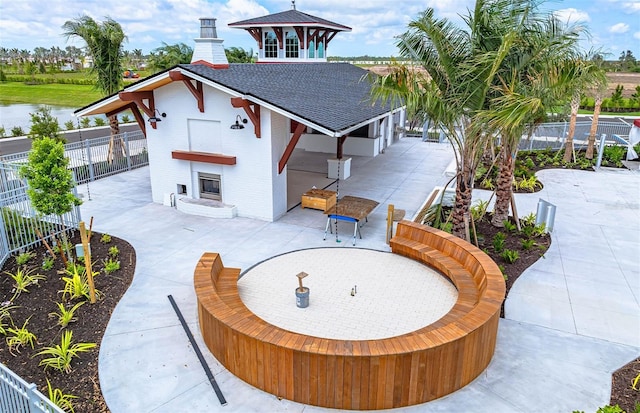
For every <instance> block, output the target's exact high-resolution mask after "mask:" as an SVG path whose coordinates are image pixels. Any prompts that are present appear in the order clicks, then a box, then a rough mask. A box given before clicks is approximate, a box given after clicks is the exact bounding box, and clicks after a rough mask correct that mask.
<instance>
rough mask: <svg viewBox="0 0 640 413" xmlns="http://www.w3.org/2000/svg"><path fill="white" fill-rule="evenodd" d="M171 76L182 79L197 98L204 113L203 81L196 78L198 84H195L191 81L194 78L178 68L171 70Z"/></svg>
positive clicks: (171, 77) (174, 78) (177, 79)
mask: <svg viewBox="0 0 640 413" xmlns="http://www.w3.org/2000/svg"><path fill="white" fill-rule="evenodd" d="M169 78H170V79H171V80H173V81H179V80H181V81H182V82H183V83H184V85H185V86H186V87H187V89H189V92H191V94H192V95H193V97H194V98H196V101H197V102H198V109H199V110H200V112H201V113H204V93H203V91H202V82H200V81H199V80H196V85H195V86H194V85H193V83H191V81H192V80H194V79H192V78H190V77H189V76H187V75H185V74H184V73H182V72H179V71H177V70H174V71H171V72H169Z"/></svg>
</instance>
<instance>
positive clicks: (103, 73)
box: [62, 15, 127, 159]
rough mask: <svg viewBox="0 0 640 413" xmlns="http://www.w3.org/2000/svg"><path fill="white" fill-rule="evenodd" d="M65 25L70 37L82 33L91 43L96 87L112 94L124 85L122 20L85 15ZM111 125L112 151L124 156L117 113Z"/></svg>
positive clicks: (112, 118)
mask: <svg viewBox="0 0 640 413" xmlns="http://www.w3.org/2000/svg"><path fill="white" fill-rule="evenodd" d="M62 28H63V29H64V34H65V36H66V37H67V39H68V38H69V37H71V36H77V37H80V38H81V39H83V40H84V41H85V43H86V44H87V48H88V49H89V53H90V54H91V56H92V57H93V67H92V68H91V71H92V72H94V73H96V75H97V77H96V79H97V80H96V87H97V88H98V89H99V90H101V91H102V93H104V94H105V95H111V94H114V93H116V92H117V91H118V90H120V87H121V86H122V43H123V42H124V41H125V40H126V39H127V37H126V36H125V34H124V32H123V31H122V27H121V26H120V24H119V23H118V22H116V21H115V20H113V19H111V18H110V17H107V18H106V19H105V20H104V21H103V22H101V23H98V22H96V21H95V20H93V19H92V18H91V17H89V16H87V15H84V16H81V17H78V18H77V19H76V20H69V21H67V22H66V23H65V24H64V25H63V26H62ZM109 126H110V127H111V145H110V148H111V150H112V152H111V153H110V156H109V159H113V158H114V156H116V157H119V158H120V157H122V147H121V141H120V140H119V139H114V138H115V136H116V135H118V134H119V133H120V127H119V125H118V117H117V115H113V116H110V117H109Z"/></svg>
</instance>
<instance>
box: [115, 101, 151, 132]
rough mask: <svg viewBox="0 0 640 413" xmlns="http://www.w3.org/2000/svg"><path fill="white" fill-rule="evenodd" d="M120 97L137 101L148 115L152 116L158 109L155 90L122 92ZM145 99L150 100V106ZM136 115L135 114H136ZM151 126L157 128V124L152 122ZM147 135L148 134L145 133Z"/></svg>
mask: <svg viewBox="0 0 640 413" xmlns="http://www.w3.org/2000/svg"><path fill="white" fill-rule="evenodd" d="M118 97H119V98H120V99H121V100H123V101H125V102H135V104H136V105H138V108H140V109H141V110H142V111H143V112H144V113H145V114H146V115H147V116H148V117H152V116H153V115H154V113H155V111H156V104H155V102H154V100H153V92H152V91H147V92H120V93H118ZM143 100H148V101H149V106H147V105H145V104H144V102H143ZM134 116H135V115H134ZM151 127H152V128H153V129H156V124H155V123H152V124H151ZM145 136H146V134H145Z"/></svg>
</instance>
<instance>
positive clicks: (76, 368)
mask: <svg viewBox="0 0 640 413" xmlns="http://www.w3.org/2000/svg"><path fill="white" fill-rule="evenodd" d="M108 238H110V242H103V241H105V240H107V239H108ZM70 241H71V243H72V244H77V243H80V236H79V232H78V231H76V232H75V236H74V237H73V238H72V239H71V240H70ZM113 248H117V249H118V254H117V256H116V257H115V258H114V255H113V252H114V251H115V250H114V249H113ZM31 252H32V253H33V254H34V255H33V257H32V258H31V259H29V261H28V263H27V264H26V265H27V268H32V269H34V271H35V272H34V273H37V274H41V275H43V276H45V277H46V279H44V280H40V281H39V282H38V283H37V285H36V284H34V285H30V286H28V287H26V288H27V290H28V292H22V293H20V294H19V295H18V296H16V297H15V298H12V297H13V296H14V294H15V287H14V284H15V281H14V280H13V278H12V277H11V276H10V275H9V274H14V275H15V274H16V271H18V270H19V269H23V268H24V266H19V265H17V263H16V257H10V258H9V259H8V260H7V261H6V262H5V264H4V266H3V268H2V271H3V272H2V274H0V303H2V304H1V305H2V307H0V310H2V309H5V310H8V312H9V314H10V318H9V317H4V318H3V319H2V326H3V328H4V329H5V330H6V332H7V334H6V335H3V334H0V338H1V339H2V343H3V345H0V362H2V363H3V364H5V365H6V366H8V367H9V368H10V369H11V370H12V371H13V372H14V373H16V374H17V375H19V376H20V377H22V378H23V379H24V380H25V381H27V382H28V383H35V384H36V385H37V387H38V390H39V391H40V392H41V393H43V394H44V395H45V396H47V395H48V390H47V379H48V380H49V381H50V383H51V387H52V388H54V389H60V391H61V394H63V395H73V396H75V397H77V398H75V399H70V401H71V403H72V405H73V407H74V409H75V411H76V412H78V413H84V412H87V413H89V412H108V411H109V409H108V408H107V405H106V403H105V401H104V398H103V397H102V393H101V391H100V383H99V380H98V354H99V350H100V343H101V341H102V337H103V335H104V332H105V329H106V327H107V323H108V322H109V318H110V317H111V313H112V312H113V309H114V308H115V306H116V304H117V303H118V301H120V298H121V297H122V296H123V294H124V293H125V292H126V290H127V288H128V287H129V285H130V284H131V280H132V279H133V274H134V270H135V264H136V254H135V250H134V249H133V247H132V246H131V245H130V244H129V243H128V242H126V241H124V240H121V239H119V238H116V237H108V236H104V237H103V234H99V233H93V235H92V237H91V253H92V262H93V272H94V273H96V272H97V271H99V272H100V273H99V274H97V275H96V276H95V277H94V281H95V288H96V289H97V290H98V291H99V292H100V294H99V297H100V298H99V300H97V302H96V303H95V304H91V303H90V302H89V300H88V298H87V297H82V298H73V299H71V298H70V295H69V294H68V293H67V294H65V297H64V298H63V292H62V290H64V289H65V285H66V284H65V282H64V281H63V280H62V277H66V278H72V277H71V276H70V274H69V273H65V271H64V270H65V267H64V265H63V263H62V260H61V259H60V254H56V255H57V259H56V260H54V262H53V266H52V268H50V269H48V270H44V269H43V268H42V263H43V260H44V259H45V258H46V257H49V256H50V255H49V253H48V252H47V250H46V248H45V247H44V246H41V247H38V248H34V249H32V250H31ZM110 252H111V253H112V254H111V261H112V262H113V261H119V262H120V269H118V270H116V271H114V272H112V273H110V274H106V273H105V271H104V268H105V264H104V263H105V260H108V259H109V258H108V257H110ZM7 273H9V274H7ZM9 302H11V303H10V304H9ZM81 302H84V304H81V305H80V306H79V307H78V308H77V310H76V311H75V312H74V318H77V320H76V321H74V322H71V323H69V324H68V326H67V327H66V328H62V327H61V326H60V325H59V324H58V323H57V322H58V320H57V316H55V315H50V314H53V313H60V309H59V308H58V306H57V303H62V304H63V305H64V306H65V307H66V309H67V310H69V309H70V308H71V307H73V306H74V305H76V304H78V303H81ZM10 306H11V307H10ZM25 323H26V325H25ZM14 326H15V328H16V329H20V328H22V327H23V326H24V327H25V328H26V329H27V330H28V331H29V332H31V333H33V334H34V335H35V339H34V342H33V349H32V348H31V347H30V345H29V344H25V345H23V346H19V347H17V348H15V347H13V348H11V349H10V348H9V345H8V343H7V341H6V338H9V337H13V336H14V334H12V333H11V332H9V331H8V329H9V328H13V327H14ZM64 331H72V343H74V344H75V343H95V344H96V346H95V347H93V348H91V349H88V351H85V352H79V353H78V357H76V358H73V359H72V360H71V363H70V368H71V370H70V372H65V371H58V370H56V368H54V367H47V368H46V369H45V368H44V366H40V365H39V364H40V362H41V361H42V360H43V359H45V358H46V357H49V356H45V355H36V353H38V352H39V351H41V350H43V349H45V348H46V347H52V346H56V345H58V346H62V343H61V337H62V336H63V333H64ZM67 411H71V410H68V409H67Z"/></svg>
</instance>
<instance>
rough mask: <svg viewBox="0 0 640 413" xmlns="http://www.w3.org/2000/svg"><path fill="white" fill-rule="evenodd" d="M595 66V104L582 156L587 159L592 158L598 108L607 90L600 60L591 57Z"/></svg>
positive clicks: (598, 114) (604, 73) (605, 77)
mask: <svg viewBox="0 0 640 413" xmlns="http://www.w3.org/2000/svg"><path fill="white" fill-rule="evenodd" d="M591 61H592V62H594V63H595V64H596V66H597V68H594V70H593V72H594V79H593V82H594V85H595V86H594V87H593V89H592V90H593V92H594V95H595V102H594V103H595V104H594V107H593V118H592V119H591V128H590V129H589V138H588V139H587V151H586V152H585V154H584V157H585V158H587V159H593V148H594V146H595V143H596V132H597V131H598V117H599V116H600V109H601V107H602V98H603V96H604V93H605V91H606V90H607V83H608V82H607V75H606V72H605V70H604V68H603V67H602V62H601V61H600V60H597V59H593V58H592V59H591Z"/></svg>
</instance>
